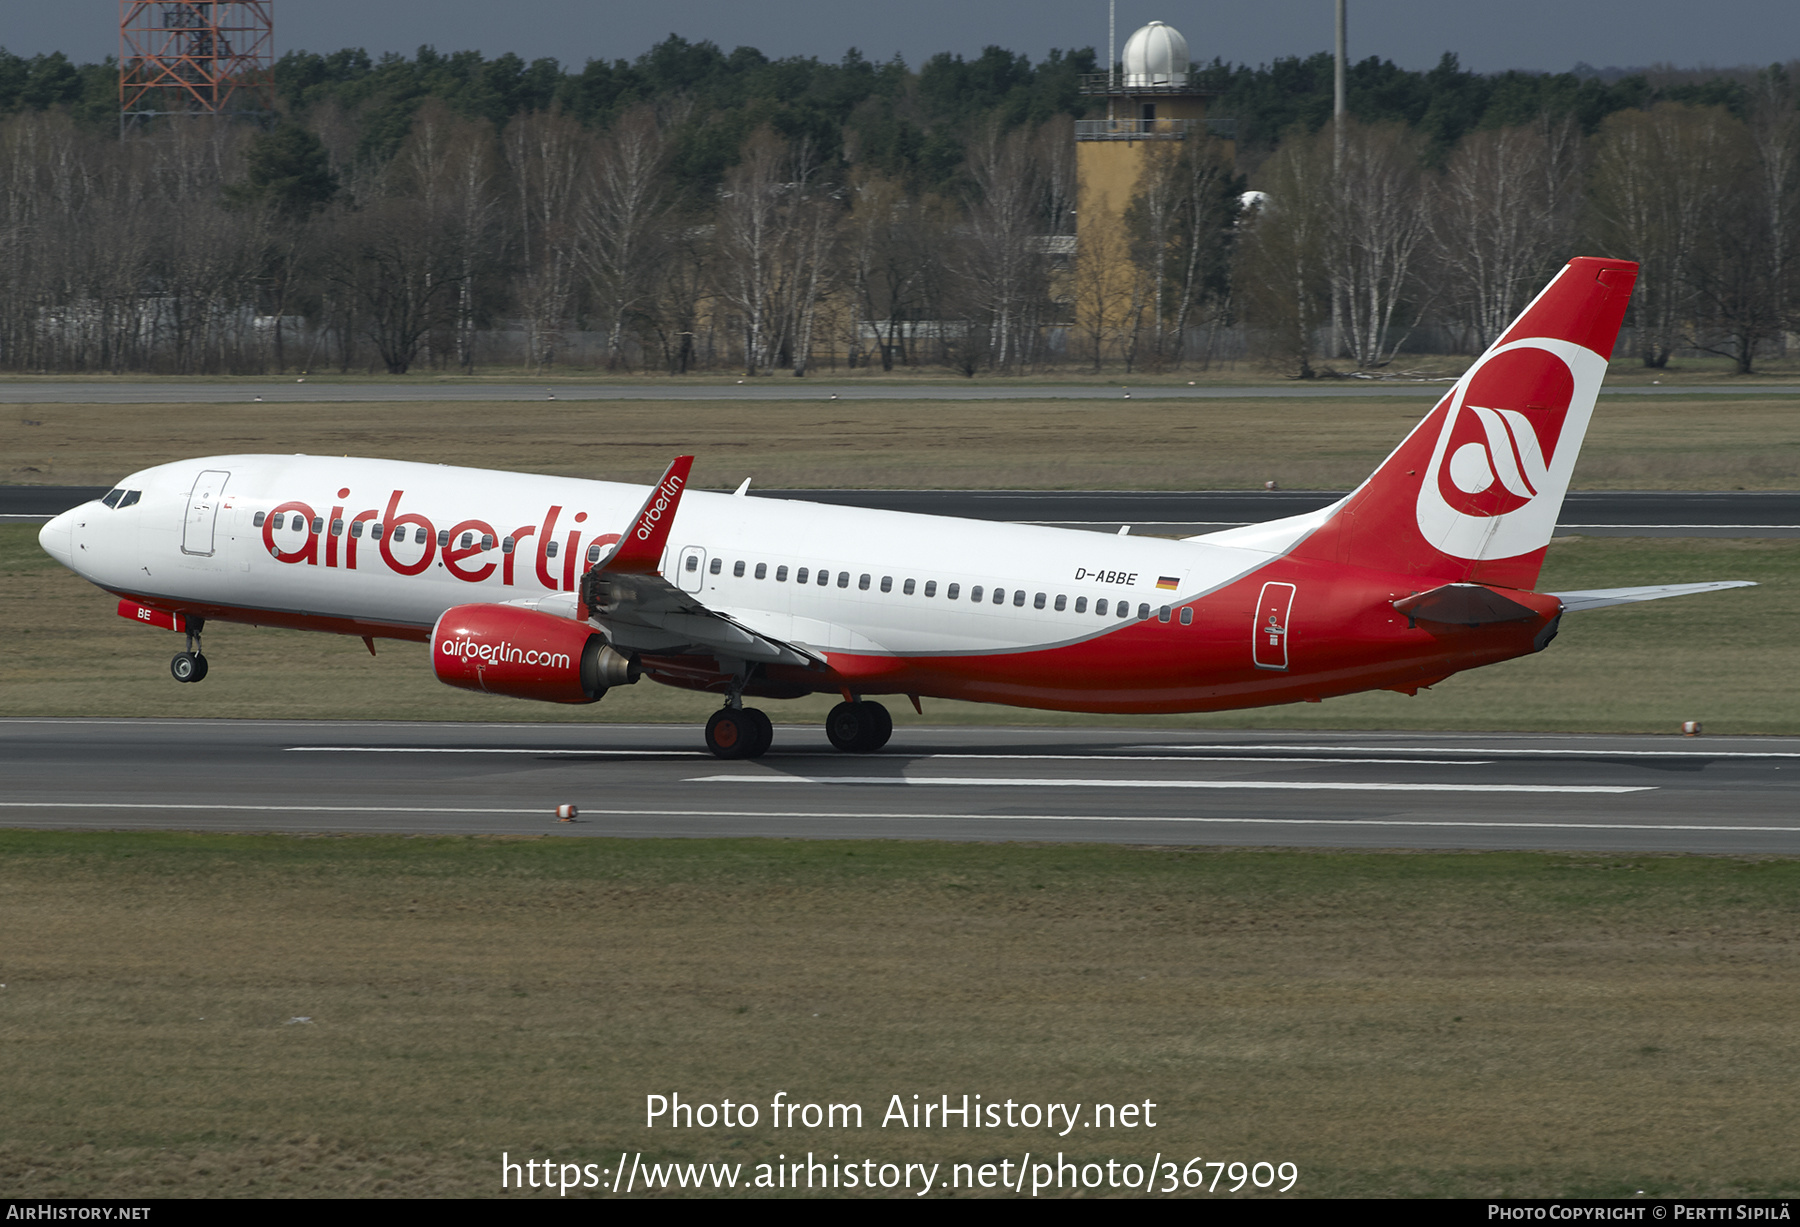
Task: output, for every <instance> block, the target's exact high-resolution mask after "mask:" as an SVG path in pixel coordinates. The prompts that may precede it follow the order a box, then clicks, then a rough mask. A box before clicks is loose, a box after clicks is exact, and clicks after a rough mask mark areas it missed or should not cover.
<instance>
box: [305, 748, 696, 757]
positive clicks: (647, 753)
mask: <svg viewBox="0 0 1800 1227" xmlns="http://www.w3.org/2000/svg"><path fill="white" fill-rule="evenodd" d="M281 748H282V749H283V750H285V751H287V752H288V753H289V754H532V755H565V756H570V757H588V758H591V757H593V756H594V755H596V754H611V755H615V756H616V755H626V756H629V757H632V758H711V757H713V756H712V755H711V754H709V753H707V752H706V751H705V750H601V749H584V750H566V749H557V748H555V747H544V746H492V747H487V746H443V747H438V746H283V747H281Z"/></svg>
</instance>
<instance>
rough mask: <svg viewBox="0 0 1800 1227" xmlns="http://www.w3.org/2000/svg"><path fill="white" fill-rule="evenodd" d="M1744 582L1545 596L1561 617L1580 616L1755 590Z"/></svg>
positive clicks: (1588, 591)
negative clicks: (1560, 605) (1699, 594)
mask: <svg viewBox="0 0 1800 1227" xmlns="http://www.w3.org/2000/svg"><path fill="white" fill-rule="evenodd" d="M1754 587H1756V584H1755V583H1754V582H1752V581H1751V580H1747V579H1725V580H1718V581H1716V582H1714V583H1710V584H1651V585H1650V586H1649V587H1647V588H1589V589H1587V590H1586V591H1585V592H1552V593H1548V594H1547V595H1549V596H1553V597H1555V598H1556V599H1557V600H1559V601H1561V602H1562V603H1563V612H1564V613H1580V612H1581V611H1582V610H1584V609H1605V608H1606V607H1607V606H1608V605H1632V604H1636V603H1637V602H1638V601H1660V600H1662V599H1663V598H1664V597H1666V596H1687V595H1688V594H1689V593H1691V592H1719V591H1722V590H1723V589H1726V588H1754Z"/></svg>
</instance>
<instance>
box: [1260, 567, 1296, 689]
mask: <svg viewBox="0 0 1800 1227" xmlns="http://www.w3.org/2000/svg"><path fill="white" fill-rule="evenodd" d="M1293 609H1294V585H1292V584H1285V583H1281V582H1279V581H1277V580H1270V581H1269V582H1268V583H1266V584H1264V585H1263V586H1262V596H1261V598H1260V599H1259V600H1258V601H1257V602H1256V625H1255V626H1253V627H1251V628H1250V642H1251V650H1252V655H1253V656H1254V658H1255V660H1256V667H1257V668H1258V669H1284V670H1285V669H1286V668H1287V667H1288V616H1289V615H1290V614H1291V613H1292V612H1293Z"/></svg>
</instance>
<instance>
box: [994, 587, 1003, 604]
mask: <svg viewBox="0 0 1800 1227" xmlns="http://www.w3.org/2000/svg"><path fill="white" fill-rule="evenodd" d="M994 604H996V605H1004V604H1006V589H1004V588H996V589H994Z"/></svg>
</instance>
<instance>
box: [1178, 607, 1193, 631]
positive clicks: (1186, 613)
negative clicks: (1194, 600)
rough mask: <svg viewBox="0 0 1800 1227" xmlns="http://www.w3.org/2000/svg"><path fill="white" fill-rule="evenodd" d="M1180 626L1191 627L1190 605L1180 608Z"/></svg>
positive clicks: (1191, 613) (1191, 609)
mask: <svg viewBox="0 0 1800 1227" xmlns="http://www.w3.org/2000/svg"><path fill="white" fill-rule="evenodd" d="M1181 624H1182V625H1183V626H1192V625H1193V624H1194V607H1193V606H1192V605H1184V606H1182V609H1181Z"/></svg>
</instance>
